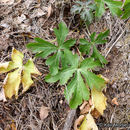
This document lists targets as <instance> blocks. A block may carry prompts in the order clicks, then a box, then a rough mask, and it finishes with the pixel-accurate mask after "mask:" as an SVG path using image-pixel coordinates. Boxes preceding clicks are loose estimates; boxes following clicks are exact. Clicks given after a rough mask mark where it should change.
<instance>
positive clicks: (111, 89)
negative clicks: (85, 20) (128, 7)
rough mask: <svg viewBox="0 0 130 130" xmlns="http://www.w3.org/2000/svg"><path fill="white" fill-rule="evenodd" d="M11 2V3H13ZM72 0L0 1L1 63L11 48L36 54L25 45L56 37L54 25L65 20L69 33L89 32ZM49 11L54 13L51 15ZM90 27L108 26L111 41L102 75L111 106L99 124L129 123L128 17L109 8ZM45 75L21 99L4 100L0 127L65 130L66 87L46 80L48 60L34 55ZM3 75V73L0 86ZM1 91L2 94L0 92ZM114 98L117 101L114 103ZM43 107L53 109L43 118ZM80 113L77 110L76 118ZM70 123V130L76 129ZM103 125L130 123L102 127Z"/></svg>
mask: <svg viewBox="0 0 130 130" xmlns="http://www.w3.org/2000/svg"><path fill="white" fill-rule="evenodd" d="M11 2H12V3H11ZM73 3H74V2H73V1H71V2H66V3H58V2H57V1H56V0H17V1H15V2H14V1H13V0H10V3H9V4H5V5H0V62H4V61H8V60H10V55H11V51H12V48H13V47H14V48H16V49H17V50H19V51H21V52H23V53H24V56H25V60H26V59H29V58H30V57H34V55H33V54H32V53H31V52H30V51H28V50H27V48H26V44H27V43H29V42H32V41H33V38H34V37H40V38H43V39H46V40H48V41H53V40H54V39H55V36H54V32H53V28H55V27H57V26H58V23H59V22H60V21H65V23H66V24H67V26H68V28H69V30H70V33H69V35H68V37H72V38H76V39H79V38H81V37H87V34H88V30H87V29H86V28H85V26H84V25H82V24H80V23H81V20H80V18H79V16H73V15H72V14H71V13H70V9H71V7H72V5H73ZM50 12H51V14H50ZM88 29H89V32H90V33H92V32H97V33H100V32H102V31H105V30H106V29H110V36H109V40H108V43H106V44H105V45H102V46H99V49H100V51H101V53H102V54H103V55H104V56H105V57H106V59H107V60H108V64H107V65H106V66H105V67H104V68H103V69H101V70H100V74H102V75H103V76H105V77H106V78H108V79H109V80H110V82H109V83H108V85H107V89H106V91H105V92H104V94H105V96H106V97H107V109H106V110H105V111H104V115H103V116H101V117H100V118H98V119H96V124H100V123H106V124H107V123H115V124H128V123H129V122H130V110H129V108H130V92H129V87H130V20H127V21H123V20H120V19H118V18H117V17H112V16H111V15H110V13H109V12H106V14H105V15H104V16H103V17H102V18H101V20H99V21H94V22H93V23H92V24H91V25H90V26H89V28H88ZM34 63H35V64H36V66H37V68H38V70H39V71H40V72H41V73H42V76H39V77H37V78H34V81H35V83H34V85H33V87H31V88H30V89H29V90H28V91H27V92H26V93H24V94H20V96H19V97H18V99H14V98H13V99H11V100H8V101H7V102H3V101H0V130H10V129H11V130H15V129H17V130H62V129H63V127H64V123H65V121H66V117H67V115H68V113H69V112H70V108H69V106H68V104H67V102H66V100H65V98H64V86H60V85H59V84H48V83H46V82H45V81H44V77H45V75H46V74H47V73H48V67H47V66H46V65H45V60H43V59H41V58H38V59H35V61H34ZM4 78H5V75H3V74H0V89H1V91H2V83H3V81H4ZM0 96H1V94H0ZM114 98H116V99H117V102H118V105H115V104H113V103H112V99H114ZM42 106H46V107H48V109H49V116H48V117H47V118H46V119H44V121H43V120H41V119H40V116H39V112H40V108H41V107H42ZM78 116H79V110H78V109H77V111H76V114H75V115H74V119H72V120H73V124H74V121H75V119H77V118H78ZM73 124H72V130H73ZM99 129H101V130H113V129H115V130H116V129H117V130H119V129H122V130H127V129H129V128H120V127H117V128H111V127H110V128H100V126H99Z"/></svg>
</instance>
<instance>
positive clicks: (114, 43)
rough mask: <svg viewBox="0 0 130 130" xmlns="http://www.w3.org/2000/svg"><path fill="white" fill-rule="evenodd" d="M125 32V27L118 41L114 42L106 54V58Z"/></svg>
mask: <svg viewBox="0 0 130 130" xmlns="http://www.w3.org/2000/svg"><path fill="white" fill-rule="evenodd" d="M124 33H125V29H124V31H123V32H122V33H121V34H120V36H119V37H118V38H117V39H116V41H115V42H114V43H113V44H112V46H111V47H110V48H109V50H108V52H107V53H106V55H105V58H106V57H107V56H108V54H109V53H110V51H111V50H112V48H113V47H114V46H115V45H116V43H117V42H118V40H119V39H120V38H121V37H122V35H123V34H124Z"/></svg>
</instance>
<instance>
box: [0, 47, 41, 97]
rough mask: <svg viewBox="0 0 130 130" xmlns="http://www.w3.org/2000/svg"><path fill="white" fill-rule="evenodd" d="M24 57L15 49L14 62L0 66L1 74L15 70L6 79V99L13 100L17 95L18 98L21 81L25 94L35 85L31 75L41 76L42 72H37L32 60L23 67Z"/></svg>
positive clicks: (12, 57) (4, 86)
mask: <svg viewBox="0 0 130 130" xmlns="http://www.w3.org/2000/svg"><path fill="white" fill-rule="evenodd" d="M23 57H24V55H23V54H22V53H21V52H19V51H17V50H16V49H14V48H13V50H12V55H11V59H12V61H10V62H5V63H1V64H0V73H5V72H8V71H11V70H14V71H13V72H10V73H8V75H7V76H6V78H5V82H4V85H3V88H4V93H5V97H8V98H12V96H13V95H15V97H16V98H17V97H18V91H19V85H20V83H21V79H22V84H23V92H25V91H27V90H28V89H29V87H30V86H31V85H32V84H33V80H32V79H31V74H38V75H40V72H39V71H38V70H37V68H36V67H35V65H34V63H33V61H32V60H29V61H28V62H27V63H26V64H25V65H23ZM22 72H23V73H22ZM21 73H22V75H21Z"/></svg>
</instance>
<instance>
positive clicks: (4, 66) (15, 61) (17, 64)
mask: <svg viewBox="0 0 130 130" xmlns="http://www.w3.org/2000/svg"><path fill="white" fill-rule="evenodd" d="M11 59H12V61H10V62H5V63H1V64H0V73H5V72H8V71H10V70H12V69H16V68H21V67H22V61H23V54H22V53H21V52H19V51H17V50H16V49H14V48H13V50H12V55H11Z"/></svg>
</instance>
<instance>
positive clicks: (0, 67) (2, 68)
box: [0, 62, 9, 73]
mask: <svg viewBox="0 0 130 130" xmlns="http://www.w3.org/2000/svg"><path fill="white" fill-rule="evenodd" d="M8 66H9V62H5V63H1V64H0V73H5V72H7V71H8V70H7V68H8Z"/></svg>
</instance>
